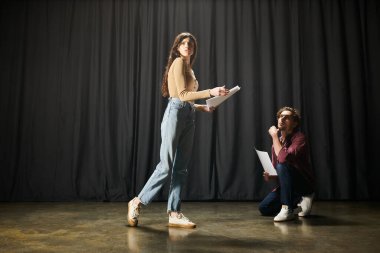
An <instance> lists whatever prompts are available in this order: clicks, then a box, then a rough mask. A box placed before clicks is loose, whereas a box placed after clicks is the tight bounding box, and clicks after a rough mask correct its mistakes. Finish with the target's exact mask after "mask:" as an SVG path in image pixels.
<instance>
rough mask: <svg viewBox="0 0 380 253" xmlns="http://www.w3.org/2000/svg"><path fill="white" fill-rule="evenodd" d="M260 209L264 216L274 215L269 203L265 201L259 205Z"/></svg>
mask: <svg viewBox="0 0 380 253" xmlns="http://www.w3.org/2000/svg"><path fill="white" fill-rule="evenodd" d="M259 211H260V213H261V215H262V216H270V215H272V211H271V209H270V208H269V207H268V205H266V204H264V203H260V205H259Z"/></svg>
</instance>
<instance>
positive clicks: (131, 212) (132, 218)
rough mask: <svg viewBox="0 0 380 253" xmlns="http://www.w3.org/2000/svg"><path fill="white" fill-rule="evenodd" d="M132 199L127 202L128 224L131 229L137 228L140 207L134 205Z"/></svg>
mask: <svg viewBox="0 0 380 253" xmlns="http://www.w3.org/2000/svg"><path fill="white" fill-rule="evenodd" d="M134 199H135V198H134ZM134 199H132V200H131V201H129V202H128V224H129V226H131V227H136V226H137V223H138V222H139V221H138V219H137V218H138V217H139V215H140V205H139V204H137V205H136V204H135V202H134Z"/></svg>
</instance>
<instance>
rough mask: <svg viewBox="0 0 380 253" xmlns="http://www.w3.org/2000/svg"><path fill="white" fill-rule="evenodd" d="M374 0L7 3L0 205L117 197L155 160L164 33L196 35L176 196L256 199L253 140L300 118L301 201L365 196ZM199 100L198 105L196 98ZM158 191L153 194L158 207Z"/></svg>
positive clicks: (373, 142) (373, 94)
mask: <svg viewBox="0 0 380 253" xmlns="http://www.w3.org/2000/svg"><path fill="white" fill-rule="evenodd" d="M379 12H380V3H379V2H378V1H375V0H367V1H358V0H347V1H327V0H321V1H314V0H302V1H301V0H299V1H291V0H288V1H275V0H273V1H266V0H265V1H264V0H254V1H251V0H237V1H228V0H218V1H216V0H205V1H198V0H196V1H190V0H177V1H174V0H159V1H150V0H129V1H121V0H120V1H118V0H115V1H102V0H96V1H86V0H80V1H58V0H54V1H7V2H5V3H3V4H1V5H0V34H1V37H0V118H1V124H0V201H70V200H95V201H126V200H129V199H130V198H132V197H133V196H135V195H136V194H138V192H139V191H140V190H141V189H142V187H143V186H144V184H145V182H146V181H147V179H148V178H149V176H150V175H151V173H152V172H153V170H154V169H155V166H156V165H157V163H158V162H159V148H160V143H161V137H160V123H161V120H162V116H163V112H164V109H165V106H166V104H167V101H166V99H165V98H163V97H162V96H161V94H160V93H161V78H162V75H163V72H164V68H165V65H166V61H167V57H168V53H169V50H170V47H171V43H172V42H173V40H174V38H175V36H176V35H177V34H178V33H180V32H183V31H188V32H191V33H193V34H194V35H195V36H196V38H197V40H198V55H197V59H196V62H195V65H194V71H195V75H196V77H197V79H198V81H199V83H200V89H208V88H212V87H214V86H219V85H226V86H227V87H229V88H232V87H233V86H235V85H240V86H241V91H240V92H238V93H237V94H236V95H234V96H233V97H232V98H231V99H230V100H228V101H227V102H226V103H225V104H223V105H222V106H220V107H219V108H218V109H217V110H216V111H215V112H214V113H213V114H206V113H200V112H199V113H197V120H196V133H195V142H194V143H195V144H194V147H193V156H192V160H191V163H190V166H189V177H188V181H187V185H186V189H185V191H184V196H183V197H184V200H261V199H262V198H263V197H264V196H265V195H266V194H267V193H268V191H269V190H270V189H271V186H272V185H270V184H267V183H265V182H264V181H263V179H262V167H261V165H260V163H259V160H258V158H257V156H256V154H255V153H254V149H253V147H254V146H256V147H257V148H259V149H262V150H267V151H270V146H271V139H270V138H269V135H268V129H269V127H270V126H271V125H273V124H275V122H276V118H275V113H276V111H277V110H278V109H279V108H280V107H282V106H285V105H286V106H293V107H296V108H298V109H300V111H301V115H302V121H303V122H302V129H303V130H304V131H305V132H306V134H307V136H308V137H309V141H310V149H311V155H312V163H313V167H314V170H315V173H316V177H317V197H318V198H319V199H327V200H345V199H348V200H364V199H370V200H378V199H380V186H379V184H378V181H379V179H380V172H379V170H378V165H376V164H377V163H376V161H375V159H376V156H377V150H378V148H377V146H378V145H377V143H379V142H380V137H379V134H377V132H378V131H377V130H378V129H379V124H378V123H377V122H380V100H379V99H378V96H379V94H380V73H379V71H378V67H379V66H380V48H379V45H380V18H379V17H380V13H379ZM198 102H199V103H204V101H198ZM167 190H168V185H165V187H164V188H163V189H162V191H161V192H160V193H159V194H158V196H157V200H165V199H166V198H167Z"/></svg>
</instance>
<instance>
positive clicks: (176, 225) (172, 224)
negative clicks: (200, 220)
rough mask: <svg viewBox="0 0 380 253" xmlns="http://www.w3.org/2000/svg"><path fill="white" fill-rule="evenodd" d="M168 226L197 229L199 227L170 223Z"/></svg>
mask: <svg viewBox="0 0 380 253" xmlns="http://www.w3.org/2000/svg"><path fill="white" fill-rule="evenodd" d="M168 226H169V227H171V228H195V227H196V226H197V225H195V224H194V225H185V224H174V223H168Z"/></svg>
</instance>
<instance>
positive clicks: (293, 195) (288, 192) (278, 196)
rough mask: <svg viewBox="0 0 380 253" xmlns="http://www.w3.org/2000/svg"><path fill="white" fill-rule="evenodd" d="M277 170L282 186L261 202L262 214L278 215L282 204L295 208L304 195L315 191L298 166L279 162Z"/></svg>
mask: <svg viewBox="0 0 380 253" xmlns="http://www.w3.org/2000/svg"><path fill="white" fill-rule="evenodd" d="M276 170H277V176H278V181H279V184H280V186H279V187H277V188H276V189H275V190H273V191H272V192H271V193H269V194H268V195H267V196H266V197H265V198H264V200H263V201H262V202H261V203H260V205H259V210H260V212H261V214H262V215H276V214H278V213H279V212H280V210H281V206H282V205H287V206H288V207H289V209H295V208H296V207H297V204H298V203H299V202H300V201H301V198H302V196H305V195H308V194H311V193H312V192H313V189H312V188H311V187H310V185H309V183H308V182H307V181H306V179H305V178H304V177H303V176H302V175H301V174H300V173H299V172H298V171H297V169H296V168H294V167H292V166H290V165H288V164H286V163H279V164H277V166H276Z"/></svg>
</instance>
